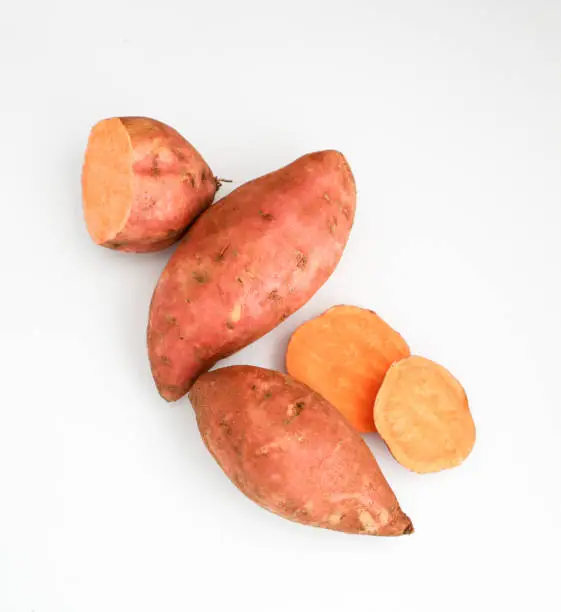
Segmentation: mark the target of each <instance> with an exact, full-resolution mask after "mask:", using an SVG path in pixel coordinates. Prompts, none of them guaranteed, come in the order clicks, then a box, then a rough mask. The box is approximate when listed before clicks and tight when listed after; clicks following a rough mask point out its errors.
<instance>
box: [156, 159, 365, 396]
mask: <svg viewBox="0 0 561 612" xmlns="http://www.w3.org/2000/svg"><path fill="white" fill-rule="evenodd" d="M355 203H356V189H355V182H354V178H353V175H352V172H351V170H350V168H349V165H348V164H347V162H346V160H345V158H344V156H343V155H342V154H341V153H338V152H337V151H322V152H319V153H311V154H309V155H305V156H303V157H301V158H299V159H297V160H296V161H295V162H293V163H292V164H290V165H288V166H286V167H284V168H281V169H280V170H277V171H276V172H272V173H271V174H267V175H265V176H262V177H261V178H258V179H256V180H254V181H251V182H249V183H246V184H245V185H242V186H241V187H239V188H238V189H236V190H235V191H233V192H232V193H231V194H230V195H228V196H226V197H225V198H224V199H222V200H221V201H220V202H218V203H217V204H215V205H214V206H213V207H212V208H210V209H209V210H207V211H206V212H205V213H204V214H203V215H202V216H201V217H200V218H199V219H198V220H197V222H196V223H195V224H194V225H193V227H192V228H191V229H190V231H189V233H188V234H187V236H186V237H185V238H184V239H183V241H182V242H181V243H180V245H179V247H178V248H177V250H176V252H175V253H174V254H173V256H172V258H171V259H170V261H169V263H168V265H167V267H166V268H165V269H164V271H163V273H162V275H161V277H160V280H159V282H158V285H157V287H156V290H155V292H154V295H153V298H152V304H151V308H150V317H149V324H148V351H149V356H150V362H151V367H152V374H153V376H154V380H155V382H156V385H157V387H158V390H159V392H160V394H161V395H162V397H164V398H165V399H166V400H168V401H174V400H177V399H179V398H180V397H182V396H183V395H184V394H185V393H186V392H187V391H188V390H189V388H190V387H191V385H192V384H193V382H194V381H195V380H196V378H197V377H198V376H199V375H200V374H202V373H203V372H205V371H207V370H208V369H209V368H210V367H212V366H213V365H214V364H215V363H216V362H217V361H218V360H219V359H222V358H224V357H226V356H228V355H230V354H232V353H234V352H236V351H238V350H239V349H241V348H243V347H244V346H246V345H248V344H250V343H251V342H253V341H255V340H257V339H258V338H259V337H261V336H263V335H264V334H266V333H267V332H269V331H270V330H271V329H273V328H274V327H275V326H277V325H278V324H279V323H281V322H282V321H283V320H284V319H286V318H287V317H288V316H290V315H291V314H292V313H293V312H294V311H296V310H297V309H298V308H300V307H301V306H302V305H303V304H305V303H306V302H307V301H308V300H309V299H310V298H311V297H312V295H313V294H314V293H315V292H316V291H317V290H318V289H319V288H320V287H321V286H322V285H323V283H324V282H325V281H326V280H327V279H328V278H329V276H330V275H331V273H332V272H333V270H334V269H335V267H336V265H337V263H338V262H339V259H340V257H341V255H342V253H343V249H344V248H345V244H346V242H347V239H348V237H349V233H350V230H351V227H352V224H353V218H354V213H355Z"/></svg>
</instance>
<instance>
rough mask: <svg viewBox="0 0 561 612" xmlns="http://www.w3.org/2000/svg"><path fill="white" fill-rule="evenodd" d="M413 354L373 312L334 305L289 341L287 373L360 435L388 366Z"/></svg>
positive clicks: (368, 426) (368, 424)
mask: <svg viewBox="0 0 561 612" xmlns="http://www.w3.org/2000/svg"><path fill="white" fill-rule="evenodd" d="M409 355H410V351H409V347H408V345H407V343H406V342H405V340H404V339H403V338H402V337H401V336H400V335H399V334H398V333H397V332H396V331H395V330H394V329H392V328H391V327H390V326H389V325H388V324H387V323H386V322H385V321H384V320H383V319H381V318H380V317H379V316H378V315H377V314H376V313H374V312H372V311H371V310H366V309H364V308H359V307H358V306H345V305H341V306H334V307H333V308H330V309H329V310H328V311H326V312H325V313H324V314H323V315H321V316H319V317H317V318H315V319H312V320H311V321H307V322H306V323H304V324H303V325H302V326H301V327H299V328H298V329H297V330H296V331H295V332H294V334H293V335H292V338H291V339H290V342H289V345H288V349H287V353H286V369H287V371H288V373H289V374H290V375H291V376H293V377H294V378H296V379H297V380H300V381H301V382H303V383H305V384H307V385H308V386H309V387H311V388H312V389H314V391H317V392H318V393H319V394H320V395H323V397H325V398H326V399H327V400H328V401H330V402H331V403H332V404H333V405H334V406H336V407H337V408H338V410H339V411H340V412H341V413H343V415H344V416H345V417H346V418H347V419H348V420H349V421H350V423H351V424H352V425H353V426H354V427H355V428H356V429H358V430H359V431H361V432H368V431H375V425H374V419H373V413H372V407H373V405H374V400H375V399H376V395H377V393H378V390H379V388H380V386H381V385H382V382H383V380H384V376H385V375H386V372H387V371H388V369H389V367H390V365H391V364H392V363H393V362H394V361H397V360H399V359H403V358H405V357H408V356H409Z"/></svg>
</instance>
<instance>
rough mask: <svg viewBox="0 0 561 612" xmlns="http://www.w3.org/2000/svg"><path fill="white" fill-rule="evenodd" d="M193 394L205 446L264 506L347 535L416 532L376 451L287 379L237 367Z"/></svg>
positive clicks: (204, 381) (211, 376) (213, 376)
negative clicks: (377, 458)
mask: <svg viewBox="0 0 561 612" xmlns="http://www.w3.org/2000/svg"><path fill="white" fill-rule="evenodd" d="M189 397H190V399H191V402H192V404H193V407H194V409H195V412H196V415H197V424H198V426H199V430H200V433H201V436H202V439H203V441H204V443H205V445H206V446H207V448H208V449H209V451H210V452H211V454H212V455H213V457H214V458H215V459H216V461H217V463H218V464H219V465H220V467H221V468H222V469H223V470H224V472H225V473H226V475H227V476H228V477H229V478H230V480H232V482H233V483H234V484H235V485H236V486H237V487H238V488H239V489H240V491H242V493H244V494H245V495H247V497H249V498H250V499H251V500H253V501H254V502H256V503H258V504H259V505H260V506H262V507H263V508H266V509H267V510H270V511H271V512H274V513H275V514H278V515H279V516H282V517H284V518H286V519H289V520H291V521H296V522H298V523H303V524H305V525H314V526H317V527H324V528H326V529H334V530H337V531H344V532H347V533H361V534H369V535H386V536H396V535H402V534H407V533H412V531H413V526H412V524H411V521H410V519H409V518H408V517H407V516H406V515H405V514H404V513H403V512H402V511H401V508H400V507H399V504H398V502H397V499H396V497H395V495H394V493H393V492H392V490H391V489H390V487H389V485H388V483H387V482H386V479H385V478H384V476H383V474H382V472H381V471H380V468H379V466H378V463H377V462H376V459H375V458H374V457H373V455H372V453H371V452H370V449H369V448H368V446H366V444H365V443H364V441H363V440H362V438H361V437H360V435H359V434H358V433H357V432H356V431H355V430H354V429H353V428H352V427H351V426H350V425H349V423H348V422H347V421H346V420H345V419H344V418H343V417H342V416H341V414H340V413H339V412H338V411H337V409H336V408H334V407H333V406H332V405H331V404H330V403H329V402H328V401H327V400H325V399H324V398H323V397H321V396H320V395H318V394H317V393H315V392H314V391H312V390H311V389H310V388H309V387H307V386H306V385H304V384H302V383H300V382H297V381H295V380H294V379H291V378H290V377H288V376H286V375H284V374H281V373H280V372H274V371H271V370H265V369H262V368H257V367H253V366H232V367H228V368H222V369H219V370H214V371H213V372H209V373H208V374H204V375H203V376H201V377H200V378H199V379H198V380H197V382H196V383H195V385H194V386H193V388H192V389H191V392H190V394H189Z"/></svg>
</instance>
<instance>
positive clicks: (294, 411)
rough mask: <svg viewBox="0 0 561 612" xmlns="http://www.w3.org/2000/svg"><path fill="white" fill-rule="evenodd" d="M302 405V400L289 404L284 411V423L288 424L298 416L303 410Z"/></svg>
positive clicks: (303, 404) (303, 405)
mask: <svg viewBox="0 0 561 612" xmlns="http://www.w3.org/2000/svg"><path fill="white" fill-rule="evenodd" d="M304 407H305V403H304V402H296V403H295V404H291V405H290V406H289V407H288V409H287V411H286V416H287V418H286V419H285V420H284V424H285V425H290V423H292V421H294V419H295V418H296V417H298V416H300V414H301V413H302V410H304Z"/></svg>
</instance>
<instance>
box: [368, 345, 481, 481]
mask: <svg viewBox="0 0 561 612" xmlns="http://www.w3.org/2000/svg"><path fill="white" fill-rule="evenodd" d="M374 420H375V422H376V428H377V429H378V432H379V433H380V435H381V436H382V438H383V439H384V441H385V442H386V444H387V445H388V448H389V449H390V451H391V453H392V454H393V455H394V457H395V458H396V459H397V461H399V463H401V464H402V465H404V466H405V467H406V468H409V469H410V470H412V471H414V472H419V473H425V472H437V471H439V470H443V469H446V468H451V467H454V466H456V465H459V464H460V463H462V461H463V460H464V459H465V458H466V457H467V456H468V455H469V454H470V452H471V450H472V448H473V445H474V443H475V425H474V423H473V419H472V416H471V413H470V410H469V405H468V401H467V397H466V394H465V391H464V389H463V388H462V386H461V385H460V383H459V382H458V381H457V380H456V379H455V378H454V377H453V376H452V374H450V372H448V370H446V369H445V368H443V367H442V366H440V365H438V364H436V363H434V362H433V361H430V360H429V359H425V358H423V357H417V356H413V357H409V358H407V359H404V360H402V361H399V362H398V363H395V364H394V365H392V367H391V368H390V370H389V371H388V373H387V375H386V378H385V379H384V382H383V384H382V387H381V388H380V391H379V393H378V396H377V398H376V403H375V406H374Z"/></svg>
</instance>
